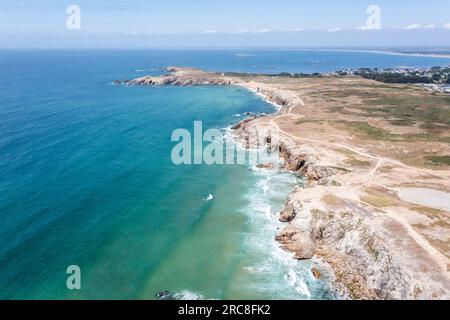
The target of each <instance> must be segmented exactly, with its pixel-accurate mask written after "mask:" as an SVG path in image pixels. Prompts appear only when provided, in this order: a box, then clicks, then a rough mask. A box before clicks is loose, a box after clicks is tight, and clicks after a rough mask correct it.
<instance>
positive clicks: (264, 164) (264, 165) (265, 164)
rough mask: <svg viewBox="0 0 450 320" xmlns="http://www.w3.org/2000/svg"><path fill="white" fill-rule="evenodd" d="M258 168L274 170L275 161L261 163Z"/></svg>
mask: <svg viewBox="0 0 450 320" xmlns="http://www.w3.org/2000/svg"><path fill="white" fill-rule="evenodd" d="M256 167H257V168H258V169H265V170H272V169H273V168H274V167H275V166H274V164H273V163H261V164H258V165H257V166H256Z"/></svg>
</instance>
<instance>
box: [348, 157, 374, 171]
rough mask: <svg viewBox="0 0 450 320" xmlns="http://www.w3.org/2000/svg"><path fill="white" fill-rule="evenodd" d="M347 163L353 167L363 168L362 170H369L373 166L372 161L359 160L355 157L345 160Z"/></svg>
mask: <svg viewBox="0 0 450 320" xmlns="http://www.w3.org/2000/svg"><path fill="white" fill-rule="evenodd" d="M345 162H346V163H348V164H349V165H351V166H353V167H361V168H369V167H370V166H371V165H372V163H371V162H370V161H364V160H359V159H356V158H354V157H348V158H347V159H346V160H345Z"/></svg>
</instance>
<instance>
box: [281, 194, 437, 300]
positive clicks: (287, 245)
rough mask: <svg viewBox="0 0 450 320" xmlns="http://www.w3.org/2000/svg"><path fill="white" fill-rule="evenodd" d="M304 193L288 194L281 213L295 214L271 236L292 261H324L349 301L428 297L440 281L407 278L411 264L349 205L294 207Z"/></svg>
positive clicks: (366, 214)
mask: <svg viewBox="0 0 450 320" xmlns="http://www.w3.org/2000/svg"><path fill="white" fill-rule="evenodd" d="M303 194H304V191H301V190H298V189H297V190H296V191H295V192H294V193H293V194H291V195H290V199H289V200H288V201H287V203H286V208H285V210H283V211H286V212H291V211H292V207H297V208H300V210H299V212H298V214H297V215H296V216H295V218H294V219H293V220H291V222H290V223H289V225H288V226H287V227H286V228H285V229H284V230H283V231H282V232H281V233H280V234H279V235H278V236H277V237H276V240H277V241H278V242H279V243H280V244H281V245H282V248H283V249H285V250H287V251H290V252H292V253H294V258H296V259H310V258H312V257H313V256H317V257H318V258H320V259H321V260H323V261H325V262H326V263H327V265H328V266H330V267H331V269H332V270H333V273H334V275H335V278H336V280H335V285H336V286H337V288H338V289H339V290H340V291H341V292H343V293H345V295H348V296H349V297H350V298H353V299H427V298H430V297H432V295H433V293H432V292H436V291H432V290H436V289H435V288H436V286H437V287H439V285H440V282H439V281H442V280H436V282H435V283H430V282H423V281H420V280H419V279H417V278H415V277H412V276H411V274H412V273H411V272H410V271H409V270H410V269H409V268H410V265H409V264H410V263H411V261H410V260H406V261H405V260H401V259H400V258H399V257H398V254H396V253H395V252H392V251H391V250H390V249H389V247H388V246H386V244H385V242H384V241H383V239H384V238H383V237H384V236H385V235H384V234H383V233H382V232H383V231H378V230H379V227H377V225H374V224H372V223H371V221H373V219H374V218H375V217H374V216H373V213H372V212H371V211H368V210H365V209H364V208H362V207H357V206H356V204H349V207H350V208H352V209H349V210H345V209H342V210H341V211H329V210H317V209H314V210H310V208H308V207H305V205H303V206H301V205H300V204H299V203H301V199H302V195H303ZM390 223H391V224H393V226H392V228H395V230H397V232H405V233H407V231H400V230H401V229H400V228H402V226H401V225H399V224H396V223H395V222H390ZM317 271H318V270H317ZM312 272H313V271H312ZM313 273H315V272H313ZM317 275H318V274H317V273H316V274H315V276H317ZM437 279H441V278H439V277H437ZM433 286H435V287H434V289H432V288H433ZM444 296H445V295H444Z"/></svg>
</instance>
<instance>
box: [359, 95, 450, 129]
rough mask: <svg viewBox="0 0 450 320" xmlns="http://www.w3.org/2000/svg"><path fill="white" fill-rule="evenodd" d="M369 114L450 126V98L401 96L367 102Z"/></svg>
mask: <svg viewBox="0 0 450 320" xmlns="http://www.w3.org/2000/svg"><path fill="white" fill-rule="evenodd" d="M364 103H365V104H366V105H368V106H383V107H382V108H381V107H380V108H365V109H366V111H368V112H375V111H376V112H382V113H384V114H385V115H386V116H387V117H388V118H391V119H392V118H394V119H400V120H410V121H423V122H432V123H442V124H447V125H450V96H401V97H384V98H378V99H373V100H366V101H364Z"/></svg>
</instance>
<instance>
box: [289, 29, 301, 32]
mask: <svg viewBox="0 0 450 320" xmlns="http://www.w3.org/2000/svg"><path fill="white" fill-rule="evenodd" d="M289 31H291V32H301V31H303V30H302V29H299V28H295V29H291V30H289Z"/></svg>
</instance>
